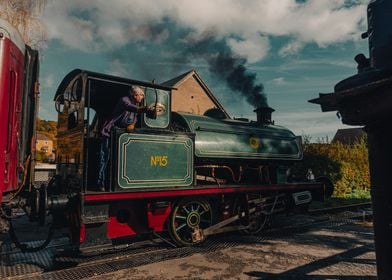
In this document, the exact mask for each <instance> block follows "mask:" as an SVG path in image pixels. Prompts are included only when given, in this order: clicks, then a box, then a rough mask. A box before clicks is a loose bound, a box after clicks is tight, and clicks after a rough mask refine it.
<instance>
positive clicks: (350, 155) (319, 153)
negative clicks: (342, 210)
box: [293, 139, 370, 199]
mask: <svg viewBox="0 0 392 280" xmlns="http://www.w3.org/2000/svg"><path fill="white" fill-rule="evenodd" d="M308 168H311V169H312V171H313V173H314V174H315V176H316V177H318V176H328V177H329V178H330V179H331V180H332V182H333V183H334V185H335V190H334V197H340V198H358V199H359V198H369V197H370V175H369V163H368V149H367V142H366V139H361V140H360V141H358V142H357V143H356V144H354V145H344V144H341V143H340V142H337V143H331V144H326V143H325V144H324V143H323V144H321V143H305V145H304V160H303V161H302V162H301V163H300V164H297V165H295V166H294V169H293V171H294V173H295V174H296V175H297V177H305V174H306V172H307V170H308Z"/></svg>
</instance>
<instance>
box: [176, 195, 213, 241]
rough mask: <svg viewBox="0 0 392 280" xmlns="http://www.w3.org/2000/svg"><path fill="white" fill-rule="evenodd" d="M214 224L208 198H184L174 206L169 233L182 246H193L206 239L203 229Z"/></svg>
mask: <svg viewBox="0 0 392 280" xmlns="http://www.w3.org/2000/svg"><path fill="white" fill-rule="evenodd" d="M211 225H212V209H211V205H210V203H209V202H208V201H207V200H200V199H183V200H180V201H179V202H178V203H177V204H176V205H175V206H174V208H173V211H172V213H171V215H170V219H169V233H170V236H171V238H172V239H173V241H174V242H175V243H176V244H177V245H180V246H191V245H194V244H197V243H200V242H202V241H203V240H204V237H203V235H202V232H201V230H202V229H206V228H208V227H209V226H211Z"/></svg>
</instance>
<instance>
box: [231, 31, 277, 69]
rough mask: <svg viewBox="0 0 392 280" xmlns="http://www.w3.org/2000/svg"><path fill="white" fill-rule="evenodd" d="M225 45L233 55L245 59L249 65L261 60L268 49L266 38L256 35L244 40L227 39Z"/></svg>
mask: <svg viewBox="0 0 392 280" xmlns="http://www.w3.org/2000/svg"><path fill="white" fill-rule="evenodd" d="M227 44H228V45H229V47H230V48H231V49H232V51H233V52H234V53H235V54H237V55H239V56H241V57H245V58H246V59H247V60H248V62H249V63H254V62H257V61H260V60H262V59H263V58H264V57H265V56H266V55H267V53H268V51H269V49H270V44H269V40H268V38H267V37H263V36H260V35H258V34H255V35H253V36H251V37H249V38H246V39H244V40H235V39H233V38H229V39H228V40H227Z"/></svg>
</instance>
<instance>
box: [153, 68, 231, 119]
mask: <svg viewBox="0 0 392 280" xmlns="http://www.w3.org/2000/svg"><path fill="white" fill-rule="evenodd" d="M191 77H193V78H194V79H195V80H196V81H197V82H198V83H199V84H200V86H201V87H202V89H203V90H204V91H205V92H206V94H207V95H208V97H209V98H210V99H211V100H212V102H213V103H214V104H215V106H216V107H217V108H219V109H220V110H222V112H223V113H224V114H225V115H226V118H228V119H229V118H230V116H229V114H228V113H227V112H226V110H225V108H224V107H223V106H222V104H221V103H220V102H219V101H218V99H216V97H215V95H214V94H213V93H212V91H211V90H210V89H209V88H208V86H207V85H206V83H205V82H204V81H203V80H202V78H201V77H200V76H199V74H198V73H197V72H196V70H194V69H192V70H190V71H188V72H185V73H183V74H181V75H179V76H177V77H175V78H173V79H171V80H168V81H166V82H163V83H161V85H162V86H166V87H171V88H173V89H178V88H179V87H180V86H181V84H182V83H183V82H185V81H186V80H188V79H189V78H191Z"/></svg>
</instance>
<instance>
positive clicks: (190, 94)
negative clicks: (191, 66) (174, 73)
mask: <svg viewBox="0 0 392 280" xmlns="http://www.w3.org/2000/svg"><path fill="white" fill-rule="evenodd" d="M162 85H164V86H168V87H173V88H175V90H173V93H172V96H173V98H172V111H176V112H185V113H192V114H198V115H203V114H204V113H205V112H206V111H207V110H208V109H211V108H218V109H220V110H221V111H222V112H223V114H224V115H225V116H226V117H228V114H227V112H226V110H225V109H224V108H223V106H222V105H221V104H220V103H219V101H218V100H217V99H216V98H215V96H214V95H213V93H212V91H211V90H210V89H209V88H208V87H207V85H206V84H205V83H204V81H203V80H202V79H201V78H200V76H199V74H198V73H197V72H196V71H195V70H191V71H188V72H186V73H184V74H181V75H179V76H178V77H175V78H173V79H171V80H169V81H166V82H164V83H162Z"/></svg>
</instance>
